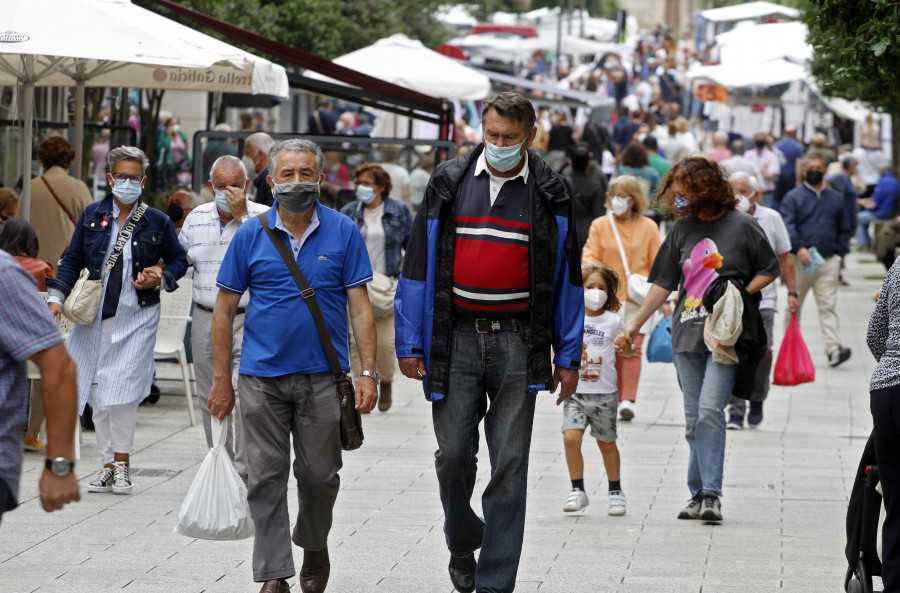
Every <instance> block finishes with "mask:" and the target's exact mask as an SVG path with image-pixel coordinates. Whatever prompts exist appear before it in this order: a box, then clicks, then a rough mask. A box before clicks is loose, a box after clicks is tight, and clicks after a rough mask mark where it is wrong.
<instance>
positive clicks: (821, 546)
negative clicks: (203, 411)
mask: <svg viewBox="0 0 900 593" xmlns="http://www.w3.org/2000/svg"><path fill="white" fill-rule="evenodd" d="M883 274H884V269H883V267H882V266H881V265H880V264H877V263H875V262H874V260H873V259H872V258H871V257H865V256H860V255H856V254H854V255H852V256H851V258H850V260H849V265H848V270H847V273H846V278H847V280H848V281H849V282H850V283H851V286H850V287H847V288H842V289H841V293H840V298H839V308H840V318H841V333H842V336H844V339H845V340H846V341H845V345H847V346H849V347H851V348H852V349H853V357H852V358H851V359H850V360H849V361H848V362H847V363H845V364H844V365H842V366H841V367H839V368H837V369H831V368H829V367H827V366H826V361H825V354H824V352H822V351H821V344H822V340H821V334H820V332H819V326H818V317H817V315H816V312H815V304H814V302H808V303H806V309H805V312H806V316H805V317H804V318H803V321H802V328H803V331H804V336H805V338H806V340H807V343H808V344H809V345H810V348H811V352H812V354H813V359H814V360H815V362H816V365H817V377H816V382H815V383H813V384H809V385H805V386H800V387H793V388H779V387H773V389H772V391H771V393H770V396H769V401H768V402H767V404H766V420H765V423H764V424H763V426H762V428H761V429H759V430H744V431H742V432H732V431H729V432H728V444H727V450H726V462H725V485H724V490H725V496H724V498H723V512H724V515H725V521H724V522H723V523H722V524H720V525H707V524H702V523H700V522H694V521H678V520H677V519H676V515H677V513H678V511H679V509H680V508H681V507H682V506H683V504H684V502H685V500H686V499H687V498H688V496H689V493H688V491H687V488H686V486H685V474H686V463H687V446H686V444H685V441H684V437H683V429H684V416H683V412H682V399H681V394H680V392H679V390H678V388H677V384H676V381H675V372H674V369H673V368H672V365H665V364H652V365H645V367H644V369H645V370H644V374H643V379H642V383H641V389H640V395H639V400H638V404H637V408H636V411H637V416H636V418H635V419H634V421H632V422H631V423H621V424H620V429H619V447H620V449H621V452H622V460H623V462H622V463H623V466H622V481H623V482H622V483H623V486H624V490H625V493H626V494H627V496H628V514H627V515H626V516H624V517H609V516H607V514H606V500H605V498H606V496H605V491H606V482H605V476H604V473H603V465H602V461H601V458H600V454H599V452H598V451H597V449H596V446H595V445H594V444H593V443H592V442H591V441H590V440H589V439H585V442H584V452H585V456H586V483H587V484H588V493H589V495H590V496H591V500H592V501H593V504H592V505H591V506H589V507H588V508H587V509H586V510H585V511H583V512H579V513H572V514H566V513H563V512H562V505H563V502H564V501H565V499H566V495H567V493H568V490H569V482H568V474H567V471H566V464H565V459H564V456H563V448H562V437H561V435H560V432H559V427H560V423H561V412H560V410H559V408H557V407H555V406H554V404H553V401H554V399H555V398H551V397H550V396H549V395H546V394H544V395H542V396H540V397H539V404H538V407H537V415H536V418H535V426H534V443H533V446H532V453H531V471H530V480H529V496H528V519H527V525H526V536H525V548H524V551H523V554H522V562H521V566H520V569H519V575H518V579H519V582H518V585H517V591H541V592H553V593H571V592H576V591H598V592H603V593H606V592H609V593H614V592H621V593H630V592H637V591H641V592H644V591H655V592H661V593H664V592H677V593H682V592H685V593H687V592H693V593H697V592H701V593H714V592H727V593H743V592H747V593H750V592H752V593H767V592H769V591H784V590H787V591H791V592H792V593H807V592H809V593H813V592H815V593H821V592H822V591H840V590H841V585H842V582H843V581H842V579H843V576H844V571H845V569H846V564H845V561H844V559H843V547H844V543H845V541H844V540H845V537H844V517H845V514H846V505H847V499H848V495H849V491H850V487H851V482H852V478H853V474H854V472H855V469H856V465H857V463H858V461H859V456H860V453H861V451H862V447H863V444H864V443H865V439H866V437H867V436H868V434H869V432H870V430H871V426H872V423H871V417H870V415H869V412H868V389H867V386H868V379H869V376H870V374H871V372H872V370H873V368H874V361H873V359H872V357H871V356H870V355H869V354H868V350H867V349H866V346H865V329H866V324H867V320H868V317H869V314H870V312H871V310H872V307H873V303H872V295H873V294H874V292H875V290H877V288H878V287H879V286H880V280H878V278H879V277H881V276H883ZM782 291H783V289H782ZM781 296H782V299H783V298H784V295H783V294H782V295H781ZM810 301H812V298H810ZM776 327H777V328H779V329H778V331H777V334H778V338H777V339H778V340H780V336H781V333H782V331H781V329H780V328H781V318H780V317H779V319H776ZM776 347H777V346H776ZM161 372H162V373H164V374H165V375H166V376H174V375H173V374H172V372H171V369H165V370H163V371H161ZM162 385H163V389H164V390H166V391H168V392H169V393H170V394H171V395H166V396H164V397H163V398H162V399H161V401H160V402H159V403H158V404H156V405H153V406H143V407H141V408H140V409H139V411H138V427H137V439H136V446H137V452H136V454H135V455H134V457H133V466H134V470H133V473H134V476H135V478H134V484H135V488H134V493H133V494H132V495H130V496H116V495H113V494H89V493H87V492H86V491H85V488H86V485H87V483H88V481H89V478H90V477H91V476H93V475H94V473H95V471H96V469H98V467H99V460H98V456H97V449H96V442H95V441H94V438H93V434H92V433H87V434H86V435H85V442H84V447H83V449H82V455H83V458H82V460H81V462H80V463H79V464H78V467H77V470H76V471H77V472H78V476H79V478H80V479H81V483H82V488H83V489H82V501H81V502H80V503H78V504H75V505H70V506H68V507H66V509H65V510H64V511H62V512H56V513H53V514H46V513H44V512H43V511H42V510H41V509H40V505H39V502H38V500H37V497H36V492H37V478H38V475H39V473H40V468H41V467H42V465H43V464H42V461H43V460H42V455H40V454H34V453H29V454H26V462H25V473H24V476H23V480H22V505H21V506H20V508H19V509H17V510H15V511H13V512H11V513H8V514H7V515H6V516H5V517H4V521H3V524H2V525H0V591H2V592H3V593H29V592H34V591H40V592H41V593H50V592H65V593H81V592H84V593H88V592H89V593H102V592H111V591H121V590H125V591H127V592H154V593H159V592H169V591H172V592H174V591H178V592H179V593H182V592H197V593H199V592H202V591H206V592H210V593H212V592H216V593H232V592H234V593H237V592H241V593H243V592H252V593H256V591H258V589H259V585H257V584H254V583H253V582H252V577H251V570H250V558H251V550H252V540H244V541H239V542H211V541H204V540H194V539H188V538H186V537H183V536H180V535H176V534H174V533H172V528H173V526H174V523H175V516H176V514H177V512H178V508H179V506H180V504H181V501H182V500H183V498H184V495H185V493H186V491H187V489H188V487H189V485H190V483H191V480H192V479H193V477H194V474H195V473H196V471H197V467H198V466H199V464H200V462H201V461H202V459H203V457H204V455H205V452H206V451H205V444H204V437H203V431H202V428H201V427H200V426H199V425H198V426H195V427H190V426H189V425H188V418H187V412H186V410H185V403H184V398H183V397H177V396H175V394H176V393H177V390H178V388H179V384H178V383H177V382H175V381H163V382H162ZM394 392H395V395H394V398H395V404H394V407H393V408H392V409H391V411H390V412H389V413H387V414H381V413H378V412H374V413H372V414H371V415H368V416H366V417H365V418H364V422H365V429H366V443H365V445H364V447H363V448H362V449H361V450H359V451H356V452H352V453H347V454H345V456H344V468H343V470H342V471H341V478H342V487H341V493H340V496H339V497H338V502H337V507H336V509H335V525H334V529H333V530H332V533H331V539H330V549H331V559H332V563H333V570H332V578H331V583H330V584H329V589H328V590H329V591H333V592H335V593H352V592H371V591H385V592H388V593H407V592H411V591H421V592H441V593H451V591H452V586H451V585H450V581H449V578H448V576H447V569H446V566H447V560H448V554H447V551H446V548H445V546H444V539H443V534H442V521H443V516H442V512H441V507H440V503H439V500H438V495H437V485H436V480H435V476H434V465H433V457H432V454H433V452H434V449H435V441H434V436H433V433H432V429H431V420H430V414H429V405H430V404H428V403H427V402H426V401H425V400H424V399H423V397H422V396H421V391H420V389H419V387H418V385H417V384H416V383H414V382H412V381H407V380H405V379H404V380H402V381H398V382H397V383H396V387H395V391H394ZM195 405H196V404H195ZM486 451H487V448H486V446H485V445H484V443H482V456H481V457H482V460H483V462H482V465H481V467H480V468H479V479H478V485H477V486H476V492H477V493H480V492H481V490H482V489H483V487H484V484H485V483H486V480H487V477H488V472H489V468H488V467H487V454H486ZM475 503H476V504H478V496H476V498H475ZM289 504H290V508H291V512H292V513H294V512H295V510H296V499H295V497H294V496H293V495H291V496H289ZM302 556H303V555H302V553H301V551H300V550H299V549H297V550H296V553H295V560H296V562H297V567H298V569H299V565H300V562H301V561H302ZM291 582H292V584H293V585H294V589H296V590H299V586H297V585H296V582H297V581H296V579H292V581H291Z"/></svg>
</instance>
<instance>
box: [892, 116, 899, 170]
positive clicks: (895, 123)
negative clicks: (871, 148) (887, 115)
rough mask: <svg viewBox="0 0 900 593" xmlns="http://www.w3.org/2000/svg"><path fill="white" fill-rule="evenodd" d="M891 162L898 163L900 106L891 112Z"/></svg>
mask: <svg viewBox="0 0 900 593" xmlns="http://www.w3.org/2000/svg"><path fill="white" fill-rule="evenodd" d="M891 164H893V165H894V168H895V169H896V167H897V165H898V164H900V108H896V107H895V108H894V111H892V112H891Z"/></svg>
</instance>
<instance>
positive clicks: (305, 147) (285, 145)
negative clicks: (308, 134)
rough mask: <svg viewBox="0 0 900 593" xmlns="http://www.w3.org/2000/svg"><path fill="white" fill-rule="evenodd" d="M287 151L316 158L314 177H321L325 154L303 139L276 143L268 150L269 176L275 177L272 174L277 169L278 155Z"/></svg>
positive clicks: (315, 145)
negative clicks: (304, 153) (306, 153)
mask: <svg viewBox="0 0 900 593" xmlns="http://www.w3.org/2000/svg"><path fill="white" fill-rule="evenodd" d="M287 151H290V152H308V153H311V154H312V155H313V156H315V157H316V175H321V174H322V171H324V170H325V154H324V153H323V152H322V149H321V148H319V145H318V144H316V143H315V142H313V141H312V140H307V139H305V138H292V139H290V140H282V141H281V142H276V143H275V144H273V145H272V148H270V149H269V174H270V175H272V178H274V177H275V175H274V174H273V173H274V172H275V170H276V169H277V168H278V167H276V166H275V163H276V162H277V161H276V159H277V158H278V155H279V154H281V153H282V152H287Z"/></svg>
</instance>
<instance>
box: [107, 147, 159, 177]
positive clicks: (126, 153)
mask: <svg viewBox="0 0 900 593" xmlns="http://www.w3.org/2000/svg"><path fill="white" fill-rule="evenodd" d="M119 161H134V162H135V163H138V164H139V165H140V166H141V171H142V172H143V173H145V174H146V173H147V167H148V166H149V165H150V161H148V160H147V155H146V154H144V151H143V150H141V149H140V148H137V147H135V146H120V147H118V148H113V149H112V150H110V151H109V154H108V155H106V164H107V165H109V171H110V172H112V171H114V170H115V169H116V165H118V164H119Z"/></svg>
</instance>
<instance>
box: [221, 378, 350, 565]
mask: <svg viewBox="0 0 900 593" xmlns="http://www.w3.org/2000/svg"><path fill="white" fill-rule="evenodd" d="M238 384H239V385H240V389H241V400H242V401H241V420H242V422H243V429H244V438H245V443H246V447H247V448H246V451H247V467H248V469H249V470H250V473H249V481H248V484H247V501H248V502H249V503H250V514H251V516H252V517H253V522H254V523H255V524H256V537H255V539H254V540H253V580H254V581H257V582H263V581H268V580H272V579H287V578H290V577H292V576H293V575H294V558H293V552H292V549H291V541H293V542H294V543H295V544H297V545H298V546H300V547H302V548H304V549H306V550H310V551H319V550H323V549H325V547H326V546H327V545H328V532H329V531H331V523H332V515H333V510H334V501H335V499H337V494H338V487H339V486H340V481H341V480H340V476H338V471H339V470H340V469H341V465H342V461H341V435H340V430H339V424H340V410H339V406H338V400H337V387H336V386H335V384H334V378H333V377H332V376H331V373H315V374H311V375H303V374H299V373H296V374H292V375H283V376H281V377H253V376H250V375H241V376H240V378H239V379H238ZM292 436H293V439H294V456H295V459H294V477H295V478H296V479H297V498H298V500H299V503H300V508H299V510H298V512H297V523H296V525H295V526H294V533H293V535H291V534H290V533H289V530H290V526H291V521H290V517H289V516H288V506H287V487H288V473H289V471H290V461H291V449H290V447H291V437H292Z"/></svg>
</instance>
